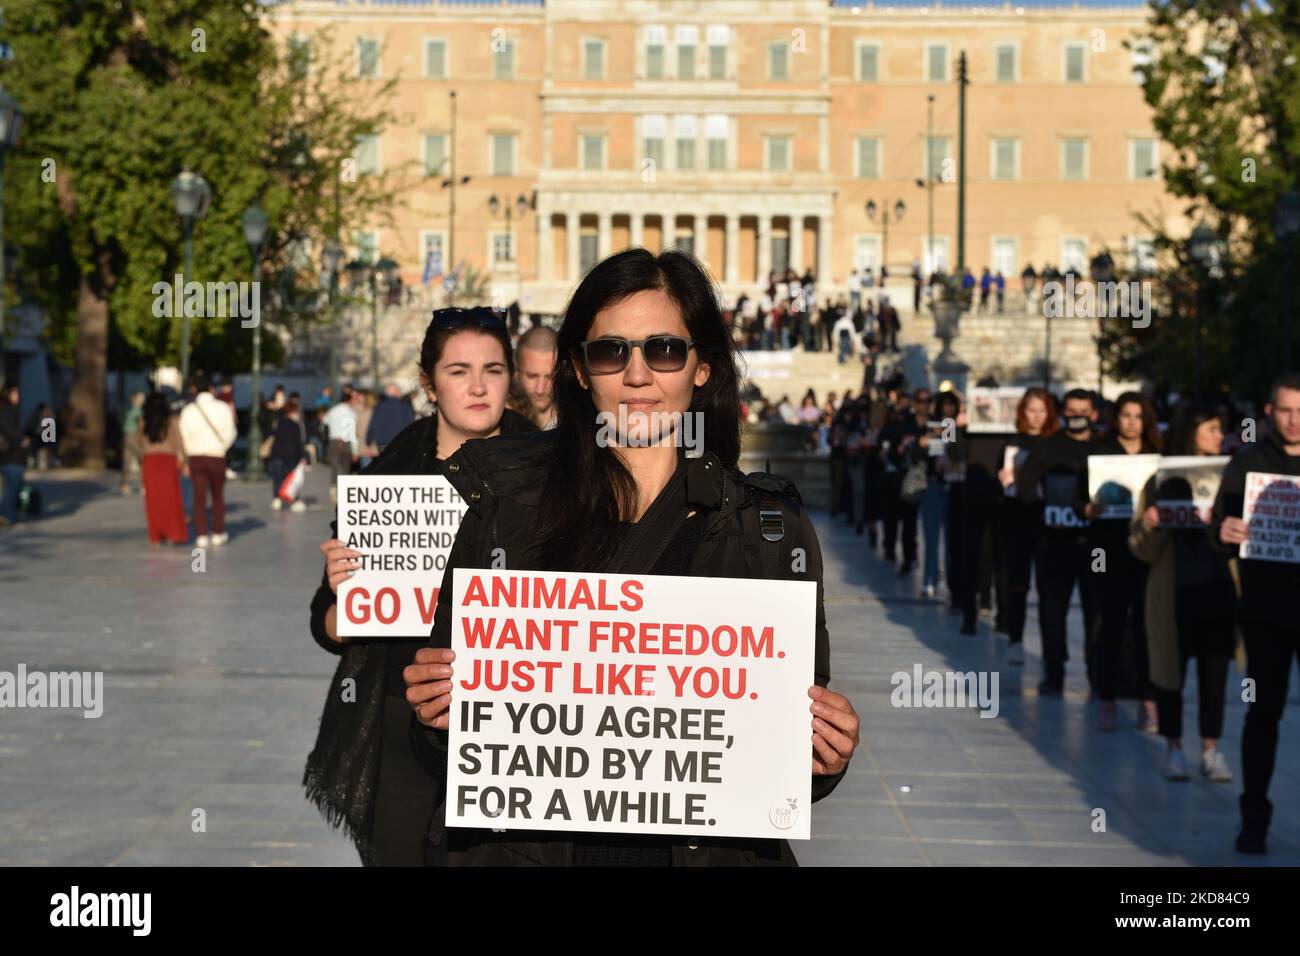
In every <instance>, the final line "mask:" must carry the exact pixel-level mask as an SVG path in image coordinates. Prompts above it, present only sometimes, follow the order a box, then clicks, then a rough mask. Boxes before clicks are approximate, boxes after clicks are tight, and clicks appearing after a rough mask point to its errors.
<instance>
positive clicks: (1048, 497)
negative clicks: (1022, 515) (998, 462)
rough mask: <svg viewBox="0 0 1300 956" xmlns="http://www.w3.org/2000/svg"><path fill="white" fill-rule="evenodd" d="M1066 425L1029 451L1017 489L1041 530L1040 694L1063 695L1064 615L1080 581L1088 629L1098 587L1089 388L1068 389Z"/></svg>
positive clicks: (1037, 550) (1037, 548) (1038, 563)
mask: <svg viewBox="0 0 1300 956" xmlns="http://www.w3.org/2000/svg"><path fill="white" fill-rule="evenodd" d="M1062 419H1063V421H1064V424H1065V428H1064V429H1063V430H1062V431H1059V432H1057V433H1056V434H1055V435H1052V436H1050V437H1048V438H1044V439H1042V440H1041V441H1039V442H1038V443H1037V444H1036V445H1034V447H1033V448H1032V449H1031V450H1030V452H1029V456H1028V457H1027V458H1026V459H1025V464H1024V467H1023V469H1022V470H1021V473H1020V476H1019V478H1018V479H1017V481H1016V493H1017V495H1018V496H1019V498H1020V501H1021V502H1022V503H1023V504H1024V505H1025V507H1027V508H1029V509H1030V511H1031V512H1032V514H1033V516H1034V519H1035V521H1034V523H1035V525H1036V527H1037V529H1038V531H1037V535H1036V542H1035V553H1034V564H1035V567H1036V570H1037V578H1038V626H1039V630H1040V632H1041V633H1042V637H1043V678H1042V680H1041V681H1040V682H1039V684H1038V692H1039V694H1040V695H1042V696H1044V697H1060V696H1061V694H1062V692H1063V691H1064V689H1065V662H1066V661H1067V660H1068V659H1069V652H1068V650H1067V644H1066V619H1067V618H1068V616H1069V612H1070V597H1071V595H1072V594H1073V593H1074V586H1075V585H1076V584H1078V586H1079V599H1080V601H1081V602H1082V604H1083V616H1084V631H1085V634H1086V633H1087V632H1088V631H1090V630H1091V621H1092V617H1093V607H1094V602H1093V587H1092V573H1091V567H1090V566H1091V558H1092V556H1091V553H1090V549H1089V546H1088V535H1087V531H1088V518H1087V516H1086V509H1087V503H1088V456H1089V455H1095V454H1097V442H1096V441H1094V440H1093V437H1092V423H1093V422H1094V421H1096V419H1097V406H1096V404H1095V401H1094V399H1093V395H1092V393H1091V392H1089V391H1087V390H1085V389H1082V388H1075V389H1071V390H1070V391H1068V392H1066V393H1065V401H1064V403H1063V415H1062Z"/></svg>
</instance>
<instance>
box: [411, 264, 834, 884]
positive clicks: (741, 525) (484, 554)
mask: <svg viewBox="0 0 1300 956" xmlns="http://www.w3.org/2000/svg"><path fill="white" fill-rule="evenodd" d="M558 352H559V362H558V364H557V365H556V370H555V402H556V406H557V409H558V412H559V420H558V424H557V425H556V427H555V428H554V429H553V430H551V431H546V432H539V433H537V434H535V435H516V436H509V437H504V438H499V439H493V440H492V441H487V442H480V441H471V442H466V444H465V445H464V447H462V448H461V450H460V451H459V452H457V453H456V454H455V455H454V456H453V457H452V459H451V461H449V462H448V464H447V469H448V472H449V478H450V479H451V481H452V483H453V484H454V485H455V486H456V488H457V490H458V491H459V492H460V494H461V495H462V497H463V498H464V499H465V501H466V502H467V503H468V505H469V511H468V512H467V513H466V515H465V519H464V521H463V522H462V524H461V526H460V530H459V532H458V533H457V535H456V541H455V544H454V545H453V547H452V551H451V556H450V558H449V559H448V562H447V570H446V574H447V575H448V578H447V580H451V579H452V578H451V577H450V576H451V575H453V574H454V569H456V568H487V567H490V566H492V554H493V553H494V551H496V550H497V549H501V550H503V551H504V553H505V554H506V556H507V561H508V566H509V567H510V568H512V569H515V570H546V571H583V572H603V573H629V574H667V575H690V576H698V577H706V578H713V577H717V578H733V577H749V578H783V579H789V580H804V581H814V582H815V583H816V585H817V589H816V591H817V600H816V617H815V620H813V621H809V622H808V623H809V626H810V627H812V628H813V629H814V635H815V655H814V661H813V665H814V668H813V669H814V676H815V681H816V682H815V684H814V685H813V686H811V687H809V688H808V696H809V698H810V701H809V705H810V706H809V711H810V712H811V716H812V717H813V722H812V732H811V734H810V736H809V738H808V739H809V750H808V754H809V771H810V773H811V775H812V779H811V782H812V799H813V800H814V801H817V800H820V799H822V798H824V797H826V796H827V795H828V794H829V793H830V792H831V791H832V790H833V789H834V788H835V786H836V785H837V784H838V783H839V781H840V780H841V779H842V778H843V775H844V773H845V770H846V768H847V766H848V762H849V760H850V758H851V757H852V755H853V751H854V749H855V747H856V746H857V743H858V737H859V722H858V717H857V714H856V713H855V711H854V709H853V707H852V705H851V704H850V703H849V701H848V700H847V699H846V698H844V697H843V696H842V695H840V694H838V693H835V692H834V691H831V690H829V689H828V688H827V686H826V685H827V683H828V682H829V680H830V640H829V635H828V632H827V629H826V615H825V607H824V602H823V589H822V574H821V571H822V564H821V551H820V548H819V546H818V542H817V534H816V532H815V531H814V529H813V526H812V523H811V521H810V520H809V519H808V516H807V514H806V513H805V512H804V511H803V509H802V507H801V506H800V504H799V499H798V496H797V492H796V491H795V489H794V486H793V485H792V484H790V483H789V482H787V481H785V480H784V479H780V478H777V477H776V476H773V475H763V474H759V475H751V476H745V475H743V474H741V473H740V472H739V471H738V470H737V468H736V464H737V461H738V459H739V455H740V418H739V412H740V400H739V390H738V382H739V376H738V374H737V370H736V363H735V358H734V355H733V352H732V344H731V338H730V336H728V335H727V330H726V326H725V324H724V322H723V320H722V315H721V313H720V311H719V309H718V296H717V295H716V293H715V291H714V289H713V286H712V283H711V282H710V280H709V278H708V275H707V273H705V272H704V270H703V269H702V268H701V266H700V265H699V264H698V263H697V262H696V261H695V260H694V259H693V258H692V257H690V256H689V255H686V254H684V253H681V252H676V251H669V252H664V253H662V254H660V255H657V256H656V255H654V254H652V253H650V252H647V251H646V250H644V249H630V250H627V251H625V252H621V253H618V254H616V255H614V256H611V257H609V258H608V259H605V260H604V261H602V262H600V263H598V264H597V265H596V266H595V267H594V268H593V269H592V270H591V271H590V272H589V273H588V274H587V276H586V278H585V279H583V281H582V282H581V284H580V285H579V286H578V288H577V290H576V291H575V292H574V293H573V297H572V299H571V300H570V303H569V306H568V308H567V310H566V314H565V318H564V324H563V326H562V327H561V328H560V334H559V341H558ZM688 413H689V414H692V415H698V416H699V418H698V421H699V425H698V426H697V427H696V429H695V434H696V435H697V436H699V437H700V438H701V439H702V444H701V445H699V446H696V447H693V448H692V449H691V451H692V453H695V452H698V457H692V456H689V455H687V454H686V449H684V448H679V447H675V446H676V445H678V444H680V443H681V440H682V439H683V436H682V435H680V434H678V431H677V429H679V428H680V425H679V424H676V423H677V422H680V417H679V416H681V415H683V414H688ZM620 418H622V420H623V421H624V422H625V423H626V424H620V425H619V426H618V428H617V429H616V430H615V431H614V432H613V434H612V436H611V433H610V432H609V431H608V430H607V429H608V422H609V421H610V420H611V419H612V420H618V419H620ZM665 421H666V422H667V423H668V428H667V429H665V431H664V432H661V433H660V435H661V437H660V438H659V439H658V440H656V441H646V440H644V438H642V437H640V436H643V435H645V430H646V428H647V426H650V427H653V426H654V425H655V424H656V423H658V424H663V423H664V422H665ZM651 434H653V431H652V432H651ZM760 509H762V510H763V512H764V514H765V515H766V518H765V519H764V520H766V521H767V522H768V525H767V527H768V529H769V530H768V532H767V533H768V535H769V536H767V537H765V536H764V533H763V531H762V526H760V524H759V511H760ZM776 514H779V516H780V517H779V522H778V519H777V518H776ZM776 523H779V524H780V530H779V532H777V531H775V529H774V528H773V527H772V526H773V525H774V524H776ZM770 535H775V536H770ZM796 547H798V548H802V549H803V552H804V554H805V555H806V559H807V563H806V566H805V565H799V568H800V569H799V570H797V571H796V570H794V569H793V568H794V566H795V564H794V563H793V562H792V561H791V557H790V556H791V553H792V552H791V549H793V548H796ZM451 601H452V593H451V589H450V588H443V589H442V591H441V592H440V593H439V595H438V606H437V611H436V614H435V618H434V627H433V633H432V635H431V644H432V646H431V647H428V648H423V649H421V650H420V651H419V652H418V654H417V655H416V662H415V664H413V665H412V666H410V667H408V668H407V669H406V673H405V678H406V682H407V685H408V688H409V689H408V692H407V699H408V700H409V701H410V703H411V705H412V708H413V709H414V711H415V717H416V720H417V721H418V725H417V726H416V727H415V728H414V729H413V735H412V740H413V744H414V746H415V747H416V750H417V753H418V755H419V757H420V759H421V761H422V763H423V765H424V766H425V767H426V768H427V769H428V771H429V773H430V774H431V775H433V776H434V777H436V778H437V779H439V781H440V785H441V782H443V781H445V778H446V771H447V761H448V752H447V739H448V735H447V727H448V724H449V719H450V708H451V707H452V706H453V704H454V700H455V695H454V692H453V690H452V680H451V679H452V677H453V675H454V673H455V672H456V670H458V669H459V667H460V665H459V664H454V661H455V653H454V652H453V651H451V649H450V646H451V637H452V635H451V619H452V606H451ZM806 716H807V715H804V716H800V715H798V714H791V715H790V718H791V719H792V720H798V721H799V727H800V732H801V733H808V724H806V723H804V720H805V719H806ZM445 820H446V804H445V801H444V800H443V799H441V798H440V799H439V800H438V809H437V812H436V813H435V816H434V824H433V826H432V828H431V830H430V845H429V855H428V862H429V863H430V864H431V865H446V866H474V865H486V866H520V865H553V866H572V865H579V866H597V865H598V866H660V865H671V866H682V865H696V866H699V865H704V866H724V865H733V866H734V865H763V864H768V865H783V864H784V865H791V864H793V863H794V862H795V861H794V856H793V854H792V852H791V850H790V846H789V843H788V842H787V841H785V840H778V839H722V838H717V837H712V838H711V837H710V836H708V835H707V834H703V833H701V834H700V835H698V836H691V837H687V836H684V835H683V836H661V835H638V834H627V835H623V834H616V833H581V832H540V831H528V830H517V829H507V830H505V831H503V832H495V831H493V830H487V829H477V828H465V827H451V828H448V827H447V826H446V825H445Z"/></svg>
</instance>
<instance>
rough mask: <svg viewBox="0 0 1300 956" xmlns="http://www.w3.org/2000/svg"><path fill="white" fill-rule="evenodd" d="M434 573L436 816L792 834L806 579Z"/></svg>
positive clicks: (806, 643) (806, 807) (810, 585)
mask: <svg viewBox="0 0 1300 956" xmlns="http://www.w3.org/2000/svg"><path fill="white" fill-rule="evenodd" d="M448 586H450V587H452V588H453V591H452V594H453V596H454V600H453V602H452V607H453V616H452V649H453V650H454V651H455V652H456V662H455V665H454V666H455V677H454V686H453V690H452V702H451V712H450V715H449V720H450V728H449V729H450V740H449V747H448V753H449V757H448V766H447V825H448V826H464V827H484V828H486V827H490V828H496V829H501V828H504V829H507V830H509V829H521V830H583V831H597V832H599V831H604V832H617V833H653V834H697V835H698V834H703V835H708V836H716V837H767V838H773V837H783V838H788V839H797V840H806V839H808V838H809V818H810V815H811V798H812V724H811V719H810V712H809V705H810V704H811V699H810V698H809V697H808V689H809V688H810V687H811V686H812V683H813V655H814V641H815V633H814V632H815V628H816V613H817V612H816V600H817V586H816V584H815V583H814V582H812V581H771V580H748V579H736V578H693V577H670V576H663V575H625V574H576V573H557V572H531V571H514V572H511V571H488V570H476V569H472V568H457V569H456V571H455V574H454V581H452V582H449V584H448Z"/></svg>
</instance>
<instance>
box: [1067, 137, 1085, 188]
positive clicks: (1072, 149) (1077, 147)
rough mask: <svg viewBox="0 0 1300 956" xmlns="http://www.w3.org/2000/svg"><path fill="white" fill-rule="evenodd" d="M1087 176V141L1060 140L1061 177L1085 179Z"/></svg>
mask: <svg viewBox="0 0 1300 956" xmlns="http://www.w3.org/2000/svg"><path fill="white" fill-rule="evenodd" d="M1087 176H1088V141H1087V140H1086V139H1065V140H1062V141H1061V178H1062V179H1086V178H1087Z"/></svg>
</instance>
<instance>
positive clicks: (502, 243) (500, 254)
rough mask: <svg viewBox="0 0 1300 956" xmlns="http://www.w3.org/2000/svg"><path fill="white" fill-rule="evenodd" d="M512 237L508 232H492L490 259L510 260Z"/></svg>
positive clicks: (498, 260) (496, 260) (512, 245)
mask: <svg viewBox="0 0 1300 956" xmlns="http://www.w3.org/2000/svg"><path fill="white" fill-rule="evenodd" d="M513 238H514V237H513V236H511V235H510V233H508V232H494V233H492V261H493V262H511V261H512V260H513V259H514V257H515V256H514V252H515V250H514V243H513V242H511V239H513Z"/></svg>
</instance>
